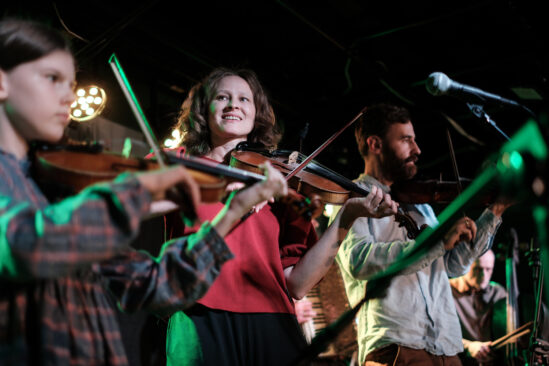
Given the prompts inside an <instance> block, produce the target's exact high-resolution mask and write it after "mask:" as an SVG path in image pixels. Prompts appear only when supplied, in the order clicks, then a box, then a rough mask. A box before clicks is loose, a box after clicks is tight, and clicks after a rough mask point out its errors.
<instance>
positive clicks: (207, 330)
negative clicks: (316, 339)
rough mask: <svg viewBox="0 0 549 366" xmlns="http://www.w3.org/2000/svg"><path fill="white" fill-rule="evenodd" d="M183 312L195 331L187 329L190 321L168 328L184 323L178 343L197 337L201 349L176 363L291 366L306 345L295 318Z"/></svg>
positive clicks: (195, 310) (202, 308)
mask: <svg viewBox="0 0 549 366" xmlns="http://www.w3.org/2000/svg"><path fill="white" fill-rule="evenodd" d="M185 313H186V316H187V317H188V318H189V319H190V320H191V321H192V324H194V327H195V329H190V328H191V327H192V324H191V323H190V322H186V323H185V322H176V323H174V324H170V327H172V326H174V325H176V324H178V323H179V324H181V325H183V324H187V326H186V327H185V328H187V329H184V330H181V329H179V330H178V331H177V333H179V334H181V335H182V336H181V338H182V339H181V341H182V342H185V340H189V341H190V340H191V339H193V338H198V342H197V343H198V347H199V348H200V349H199V350H195V351H197V352H196V353H195V355H190V354H189V357H185V356H184V355H182V354H179V355H178V357H177V360H178V361H177V364H181V363H183V364H185V365H193V366H198V365H205V366H210V365H212V366H213V365H215V366H220V365H227V366H270V365H272V366H286V365H288V366H290V365H294V364H295V362H296V360H297V359H298V358H299V357H300V355H301V353H302V352H303V350H304V349H305V348H306V346H307V342H306V341H305V338H304V337H303V333H302V332H301V328H300V327H299V325H298V323H297V320H296V317H295V315H291V314H271V313H233V312H228V311H219V310H214V309H209V308H207V307H205V306H202V305H196V306H194V307H193V308H192V309H190V310H187V311H185ZM189 325H191V326H189ZM181 331H183V332H182V333H181ZM168 342H169V341H168ZM173 351H174V350H172V352H173ZM191 352H192V351H191ZM173 363H175V362H173Z"/></svg>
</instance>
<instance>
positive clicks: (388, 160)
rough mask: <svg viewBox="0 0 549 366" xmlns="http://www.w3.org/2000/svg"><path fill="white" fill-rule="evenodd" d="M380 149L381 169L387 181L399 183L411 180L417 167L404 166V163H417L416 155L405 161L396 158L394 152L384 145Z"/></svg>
mask: <svg viewBox="0 0 549 366" xmlns="http://www.w3.org/2000/svg"><path fill="white" fill-rule="evenodd" d="M381 149H382V155H381V169H382V171H383V174H384V175H385V177H386V178H387V179H389V180H390V181H392V182H399V181H403V180H408V179H412V178H413V177H414V176H415V175H416V173H417V166H416V165H406V163H408V162H411V161H413V162H415V161H417V159H418V156H417V155H411V156H409V157H408V158H406V159H401V158H399V157H397V156H396V154H395V152H394V151H393V150H392V149H391V148H390V147H389V146H388V144H386V143H385V144H383V145H382V148H381Z"/></svg>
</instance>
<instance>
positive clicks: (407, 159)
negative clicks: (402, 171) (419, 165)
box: [404, 155, 419, 164]
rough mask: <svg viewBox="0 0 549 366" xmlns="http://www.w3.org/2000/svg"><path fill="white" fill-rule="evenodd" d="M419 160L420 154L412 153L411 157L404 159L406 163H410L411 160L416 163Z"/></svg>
mask: <svg viewBox="0 0 549 366" xmlns="http://www.w3.org/2000/svg"><path fill="white" fill-rule="evenodd" d="M418 160H419V156H418V155H412V156H410V157H408V158H406V159H404V164H406V163H409V162H413V163H416V162H417V161H418Z"/></svg>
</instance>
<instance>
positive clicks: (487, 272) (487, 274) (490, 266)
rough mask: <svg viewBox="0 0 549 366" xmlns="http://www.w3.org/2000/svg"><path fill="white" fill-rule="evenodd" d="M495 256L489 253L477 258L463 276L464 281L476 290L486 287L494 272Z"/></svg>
mask: <svg viewBox="0 0 549 366" xmlns="http://www.w3.org/2000/svg"><path fill="white" fill-rule="evenodd" d="M494 262H495V256H494V253H492V252H491V251H489V252H486V253H485V254H484V255H483V256H482V257H480V258H478V259H477V260H476V261H475V263H473V265H472V266H471V269H470V270H469V272H468V273H467V274H466V275H465V281H466V282H467V284H468V285H469V286H471V287H472V288H474V289H476V290H483V289H485V288H486V287H488V284H489V283H490V279H491V278H492V272H493V271H494Z"/></svg>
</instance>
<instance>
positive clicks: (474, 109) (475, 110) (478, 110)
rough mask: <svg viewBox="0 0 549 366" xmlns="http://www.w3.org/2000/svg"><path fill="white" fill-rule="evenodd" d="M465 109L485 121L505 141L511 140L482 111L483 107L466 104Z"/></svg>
mask: <svg viewBox="0 0 549 366" xmlns="http://www.w3.org/2000/svg"><path fill="white" fill-rule="evenodd" d="M467 107H469V109H470V110H471V112H472V113H473V114H474V115H475V116H477V117H478V118H480V119H483V120H485V121H486V122H488V123H489V124H491V125H492V126H493V127H494V128H495V129H496V131H498V132H499V133H500V134H501V135H502V136H503V137H505V139H506V140H507V141H510V140H511V138H509V136H507V134H505V132H503V131H502V130H501V129H500V128H499V127H498V126H497V125H496V122H495V121H494V120H493V119H492V118H491V117H490V116H489V115H488V113H486V112H485V111H484V107H483V106H481V105H480V104H474V103H467Z"/></svg>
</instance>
